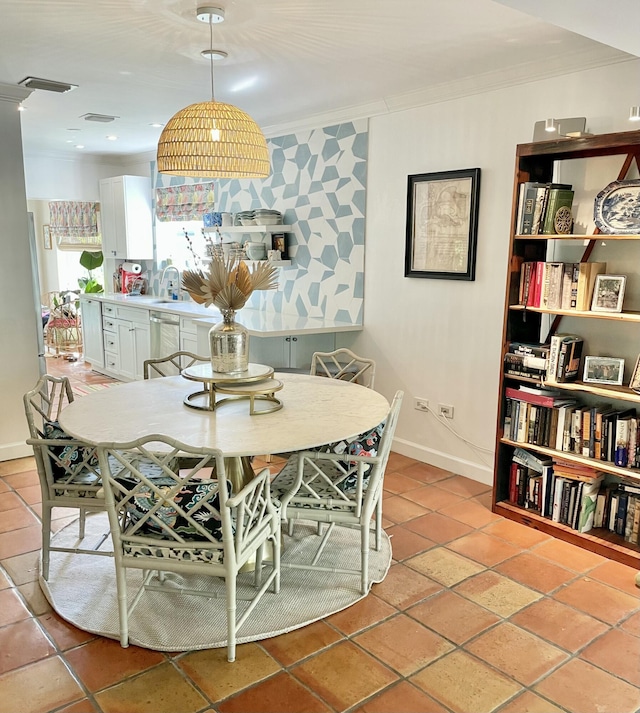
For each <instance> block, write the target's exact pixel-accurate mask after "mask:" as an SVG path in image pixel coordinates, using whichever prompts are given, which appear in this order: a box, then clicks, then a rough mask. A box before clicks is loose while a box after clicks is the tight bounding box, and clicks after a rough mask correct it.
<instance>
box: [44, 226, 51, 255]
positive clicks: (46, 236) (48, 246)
mask: <svg viewBox="0 0 640 713" xmlns="http://www.w3.org/2000/svg"><path fill="white" fill-rule="evenodd" d="M42 238H43V240H44V249H45V250H51V249H52V248H53V243H52V242H51V229H50V228H49V226H48V225H43V226H42Z"/></svg>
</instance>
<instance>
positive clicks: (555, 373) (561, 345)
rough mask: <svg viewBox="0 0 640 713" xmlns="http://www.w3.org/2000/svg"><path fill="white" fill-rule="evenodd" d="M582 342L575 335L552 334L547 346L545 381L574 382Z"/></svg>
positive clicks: (578, 368)
mask: <svg viewBox="0 0 640 713" xmlns="http://www.w3.org/2000/svg"><path fill="white" fill-rule="evenodd" d="M583 344H584V340H583V339H582V337H579V336H577V335H576V334H554V335H553V336H552V337H551V340H550V344H549V363H548V366H547V379H546V380H547V381H548V382H549V383H563V382H568V381H574V380H575V379H577V377H578V374H579V372H580V358H581V357H582V347H583Z"/></svg>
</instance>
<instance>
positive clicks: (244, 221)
mask: <svg viewBox="0 0 640 713" xmlns="http://www.w3.org/2000/svg"><path fill="white" fill-rule="evenodd" d="M254 212H255V211H253V210H242V211H240V212H239V213H236V219H235V224H236V225H255V224H256V220H255V218H254Z"/></svg>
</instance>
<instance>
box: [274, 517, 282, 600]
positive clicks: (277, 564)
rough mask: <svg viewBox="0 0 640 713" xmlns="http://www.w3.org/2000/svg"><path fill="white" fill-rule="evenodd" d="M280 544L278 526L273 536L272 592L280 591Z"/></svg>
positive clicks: (277, 592)
mask: <svg viewBox="0 0 640 713" xmlns="http://www.w3.org/2000/svg"><path fill="white" fill-rule="evenodd" d="M281 547H282V544H281V538H280V528H279V527H278V528H277V529H276V531H275V533H274V537H273V566H274V567H275V568H276V576H275V578H274V580H273V592H274V594H279V593H280V556H281V554H282V549H281Z"/></svg>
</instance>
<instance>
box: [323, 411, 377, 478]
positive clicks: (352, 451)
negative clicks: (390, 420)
mask: <svg viewBox="0 0 640 713" xmlns="http://www.w3.org/2000/svg"><path fill="white" fill-rule="evenodd" d="M384 424H385V421H383V422H382V423H380V424H378V425H377V426H376V427H375V428H373V429H371V431H367V432H366V433H361V434H359V435H358V436H355V437H354V438H349V439H345V440H342V441H336V442H334V443H327V445H325V446H320V447H319V448H316V449H312V450H317V451H318V452H319V453H335V454H337V455H343V454H344V455H351V456H374V457H375V456H377V455H378V444H379V443H380V439H381V438H382V432H383V431H384ZM341 462H342V464H343V466H344V467H345V468H346V467H348V463H349V460H348V458H345V459H344V461H341ZM370 469H371V464H370V463H366V464H365V466H364V472H365V476H364V487H365V488H366V487H367V480H368V477H367V475H366V473H367V472H368V471H369V470H370ZM355 487H356V476H355V475H350V476H349V477H348V478H345V480H344V481H343V482H342V483H341V484H340V489H341V490H343V491H344V492H350V491H352V490H353V489H354V488H355Z"/></svg>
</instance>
